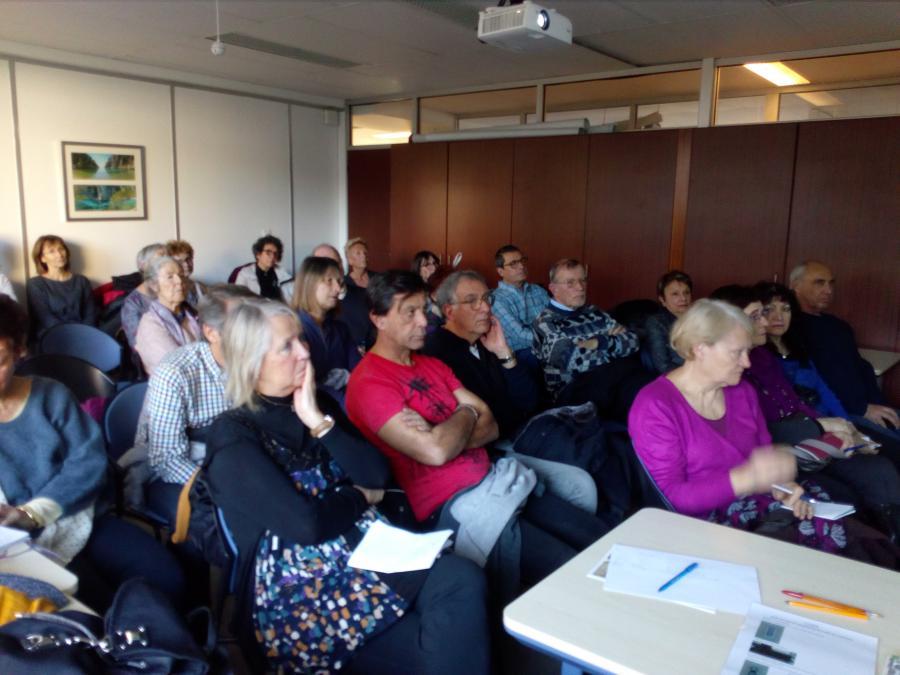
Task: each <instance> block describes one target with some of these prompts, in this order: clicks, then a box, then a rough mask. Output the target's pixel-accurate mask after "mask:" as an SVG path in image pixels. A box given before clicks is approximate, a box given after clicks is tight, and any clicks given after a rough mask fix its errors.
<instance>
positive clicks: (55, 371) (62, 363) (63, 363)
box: [16, 354, 116, 403]
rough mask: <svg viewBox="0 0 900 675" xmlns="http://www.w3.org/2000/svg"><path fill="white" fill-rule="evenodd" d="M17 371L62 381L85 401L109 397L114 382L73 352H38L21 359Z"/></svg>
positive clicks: (113, 391)
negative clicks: (70, 353) (68, 353)
mask: <svg viewBox="0 0 900 675" xmlns="http://www.w3.org/2000/svg"><path fill="white" fill-rule="evenodd" d="M16 373H17V374H19V375H38V376H41V377H48V378H50V379H51V380H56V381H57V382H62V383H63V384H64V385H66V386H67V387H68V388H69V389H70V390H71V392H72V393H73V394H74V395H75V398H76V399H78V402H79V403H84V402H85V401H87V400H88V399H90V398H98V397H99V398H112V397H113V396H115V393H116V385H115V383H114V382H113V381H112V380H111V379H109V377H107V376H106V375H105V374H104V373H103V372H102V371H101V370H100V369H99V368H97V367H96V366H94V365H92V364H90V363H88V362H87V361H84V360H82V359H79V358H76V357H74V356H66V355H64V354H38V355H37V356H32V357H31V358H30V359H26V360H25V361H22V362H21V363H20V364H19V366H18V367H17V368H16Z"/></svg>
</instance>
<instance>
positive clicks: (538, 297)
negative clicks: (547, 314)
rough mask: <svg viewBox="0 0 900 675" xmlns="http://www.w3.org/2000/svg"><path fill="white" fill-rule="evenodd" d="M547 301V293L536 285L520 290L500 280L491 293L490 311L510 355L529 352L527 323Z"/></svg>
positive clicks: (529, 338)
mask: <svg viewBox="0 0 900 675" xmlns="http://www.w3.org/2000/svg"><path fill="white" fill-rule="evenodd" d="M549 302H550V296H549V295H547V291H545V290H544V289H543V288H541V287H540V286H538V285H537V284H529V283H527V282H526V283H525V284H524V285H523V286H522V288H521V289H519V288H516V287H515V286H513V285H511V284H508V283H506V282H505V281H501V282H500V283H498V284H497V289H496V290H495V291H494V306H493V307H492V308H491V311H492V312H493V313H494V316H496V317H497V320H498V321H500V325H501V326H503V334H504V335H505V336H506V342H507V343H508V344H509V348H510V349H512V350H513V351H514V352H517V351H519V350H521V349H531V341H532V339H533V336H534V334H533V332H532V328H531V324H532V323H533V322H534V320H535V319H536V318H537V316H538V314H540V313H541V312H542V311H543V309H544V308H545V307H546V306H547V304H548V303H549Z"/></svg>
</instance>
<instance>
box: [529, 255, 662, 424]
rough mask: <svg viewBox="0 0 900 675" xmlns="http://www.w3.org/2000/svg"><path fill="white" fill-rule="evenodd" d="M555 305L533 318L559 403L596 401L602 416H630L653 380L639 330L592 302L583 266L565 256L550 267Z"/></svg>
mask: <svg viewBox="0 0 900 675" xmlns="http://www.w3.org/2000/svg"><path fill="white" fill-rule="evenodd" d="M550 293H551V294H552V295H553V297H552V299H551V300H550V305H549V306H548V307H547V308H546V309H545V310H544V311H543V312H541V313H540V315H539V316H538V317H537V319H535V321H534V345H533V350H534V353H535V355H536V356H537V357H538V359H539V360H540V362H541V365H542V366H543V369H544V379H545V381H546V383H547V389H548V390H549V391H550V394H551V395H552V396H553V397H554V399H555V401H556V402H557V404H559V405H575V404H581V403H586V402H587V401H591V402H593V403H594V405H595V406H596V408H597V413H598V415H600V416H601V417H607V418H612V419H615V420H620V421H625V420H626V419H627V416H628V410H629V408H630V407H631V403H632V401H634V397H635V396H637V393H638V391H640V389H641V387H643V386H644V385H645V384H647V383H649V382H650V380H652V379H653V378H652V376H651V375H650V374H649V373H647V372H646V371H645V370H644V369H643V368H642V367H641V365H640V362H638V361H636V360H635V359H629V358H626V357H628V356H630V355H631V354H634V353H636V352H637V351H638V347H639V341H638V336H637V335H636V334H635V333H632V332H631V331H629V330H627V329H626V328H625V327H624V326H622V325H620V324H618V323H616V321H615V320H614V319H613V318H612V317H611V316H609V314H607V313H606V312H603V311H601V310H600V309H598V308H597V307H594V306H593V305H588V304H586V303H587V274H586V271H585V268H584V266H583V265H582V264H581V263H580V262H578V261H577V260H574V259H572V258H564V259H562V260H560V261H558V262H557V263H556V264H554V265H553V267H551V268H550Z"/></svg>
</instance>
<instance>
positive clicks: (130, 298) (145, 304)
mask: <svg viewBox="0 0 900 675" xmlns="http://www.w3.org/2000/svg"><path fill="white" fill-rule="evenodd" d="M165 253H166V247H165V246H164V245H163V244H160V243H156V244H148V245H147V246H145V247H144V248H142V249H141V250H140V251H138V254H137V258H136V260H135V262H136V264H137V268H138V272H140V273H141V277H142V281H141V283H140V285H139V286H138V287H137V288H135V289H134V290H133V291H131V292H130V293H129V294H128V295H127V296H126V297H125V301H124V302H123V303H122V312H121V314H120V317H121V319H122V330H123V331H124V332H125V339H127V340H128V346H129V347H131V348H132V349H134V339H135V337H137V330H138V324H139V323H140V322H141V317H143V316H144V313H145V312H146V311H147V310H148V309H150V305H152V304H153V296H152V295H150V290H149V289H148V288H147V282H146V280H143V277H144V275H145V274H146V273H147V267H148V266H149V265H150V263H151V261H152V260H153V259H154V258H156V257H158V256H161V255H165Z"/></svg>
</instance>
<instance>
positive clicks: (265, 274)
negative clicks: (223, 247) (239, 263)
mask: <svg viewBox="0 0 900 675" xmlns="http://www.w3.org/2000/svg"><path fill="white" fill-rule="evenodd" d="M283 252H284V245H283V244H282V243H281V239H279V238H278V237H276V236H273V235H271V234H267V235H266V236H264V237H260V238H259V239H257V240H256V241H255V242H254V243H253V256H254V257H255V258H256V263H251V264H249V265H245V266H244V267H242V268H241V269H240V271H239V272H238V274H237V277H236V278H235V280H234V283H236V284H237V285H238V286H246V287H247V288H249V289H250V290H251V291H253V292H254V293H256V294H257V295H260V296H262V297H264V298H269V299H271V300H283V301H285V302H287V300H288V297H287V295H285V288H287V287H286V286H285V285H284V284H286V283H287V282H288V281H290V278H291V275H290V274H288V273H287V272H285V271H284V270H283V269H281V267H279V265H278V263H280V262H281V255H282V253H283ZM287 292H288V293H290V289H288V291H287Z"/></svg>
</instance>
